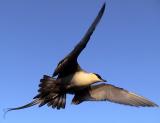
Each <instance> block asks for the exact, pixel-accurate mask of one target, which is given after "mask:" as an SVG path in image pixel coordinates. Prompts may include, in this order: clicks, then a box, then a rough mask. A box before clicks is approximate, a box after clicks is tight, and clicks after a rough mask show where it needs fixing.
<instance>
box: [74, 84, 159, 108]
mask: <svg viewBox="0 0 160 123" xmlns="http://www.w3.org/2000/svg"><path fill="white" fill-rule="evenodd" d="M83 101H110V102H114V103H119V104H124V105H130V106H136V107H139V106H142V107H155V106H158V105H157V104H155V103H153V102H151V101H149V100H147V99H146V98H144V97H142V96H139V95H137V94H134V93H132V92H129V91H127V90H124V89H123V88H119V87H116V86H114V85H110V84H104V83H103V84H99V85H92V86H90V87H89V88H87V89H84V90H83V92H79V93H77V94H75V96H74V98H73V100H72V103H73V104H80V103H82V102H83Z"/></svg>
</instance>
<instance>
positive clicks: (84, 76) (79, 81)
mask: <svg viewBox="0 0 160 123" xmlns="http://www.w3.org/2000/svg"><path fill="white" fill-rule="evenodd" d="M70 82H71V84H73V85H75V86H87V85H90V84H91V83H92V82H91V80H90V77H89V73H86V72H76V73H75V74H74V75H73V76H72V78H71V81H70Z"/></svg>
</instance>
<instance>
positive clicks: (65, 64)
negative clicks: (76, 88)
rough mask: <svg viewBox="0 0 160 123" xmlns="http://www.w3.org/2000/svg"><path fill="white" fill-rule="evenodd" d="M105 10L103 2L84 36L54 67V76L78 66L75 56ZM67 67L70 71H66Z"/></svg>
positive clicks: (83, 46) (86, 41)
mask: <svg viewBox="0 0 160 123" xmlns="http://www.w3.org/2000/svg"><path fill="white" fill-rule="evenodd" d="M104 10H105V3H104V4H103V6H102V8H101V9H100V11H99V13H98V15H97V17H96V18H95V20H94V21H93V23H92V24H91V26H90V28H89V29H88V30H87V32H86V34H85V35H84V37H83V38H82V39H81V41H80V42H79V43H78V44H77V45H76V46H75V48H74V49H73V50H72V51H71V52H70V53H69V54H68V55H67V56H66V57H65V58H64V59H62V60H61V61H60V62H59V63H58V65H57V68H56V69H55V71H54V73H53V76H56V75H58V74H61V73H63V74H66V73H65V72H66V71H67V72H71V71H74V70H75V69H78V68H79V65H78V63H77V57H78V56H79V54H80V53H81V51H82V50H83V49H84V48H85V47H86V45H87V43H88V41H89V39H90V37H91V35H92V33H93V32H94V30H95V28H96V26H97V24H98V23H99V21H100V19H101V18H102V15H103V13H104ZM68 68H69V69H70V70H71V71H68Z"/></svg>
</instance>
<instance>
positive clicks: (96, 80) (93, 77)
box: [91, 73, 107, 82]
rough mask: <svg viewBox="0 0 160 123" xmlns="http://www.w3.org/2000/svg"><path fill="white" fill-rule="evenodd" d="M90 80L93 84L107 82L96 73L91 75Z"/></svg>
mask: <svg viewBox="0 0 160 123" xmlns="http://www.w3.org/2000/svg"><path fill="white" fill-rule="evenodd" d="M91 78H92V80H93V81H95V82H107V81H106V80H105V79H102V77H101V76H100V75H99V74H97V73H91Z"/></svg>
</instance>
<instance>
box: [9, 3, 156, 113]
mask: <svg viewBox="0 0 160 123" xmlns="http://www.w3.org/2000/svg"><path fill="white" fill-rule="evenodd" d="M104 10H105V3H104V4H103V5H102V7H101V9H100V11H99V13H98V15H97V17H96V18H95V19H94V21H93V23H92V24H91V26H90V27H89V29H88V30H87V32H86V34H85V35H84V36H83V38H82V39H81V40H80V41H79V43H78V44H77V45H76V46H75V47H74V49H73V50H72V51H71V52H70V53H69V54H68V55H67V56H66V57H65V58H64V59H62V60H61V61H60V62H59V63H58V65H57V67H56V69H55V71H54V73H53V75H52V76H48V75H44V76H43V78H42V79H41V80H40V84H39V90H38V94H37V95H36V96H35V97H34V98H33V101H32V102H31V103H28V104H26V105H24V106H21V107H16V108H9V109H8V110H7V112H8V111H12V110H19V109H24V108H28V107H31V106H34V105H36V104H38V105H39V107H41V106H43V105H45V104H47V105H48V106H51V107H52V108H56V109H64V108H65V105H66V95H67V94H72V95H74V97H73V100H72V104H75V105H78V104H80V103H82V102H84V101H111V102H114V103H119V104H124V105H130V106H135V107H140V106H141V107H157V106H158V105H157V104H155V103H154V102H152V101H149V100H148V99H146V98H144V97H142V96H139V95H137V94H134V93H132V92H129V91H127V90H125V89H123V88H119V87H116V86H114V85H110V84H106V83H104V82H107V81H106V80H105V79H103V78H102V77H101V76H100V75H99V74H97V73H90V72H87V71H86V70H84V69H82V68H81V66H80V65H79V64H78V61H77V58H78V56H79V55H80V53H81V52H82V50H83V49H84V48H85V47H86V45H87V43H88V42H89V39H90V37H91V35H92V33H93V32H94V30H95V28H96V26H97V24H98V23H99V21H100V20H101V18H102V15H103V13H104ZM98 82H103V83H100V84H97V83H98ZM95 83H96V84H95Z"/></svg>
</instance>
